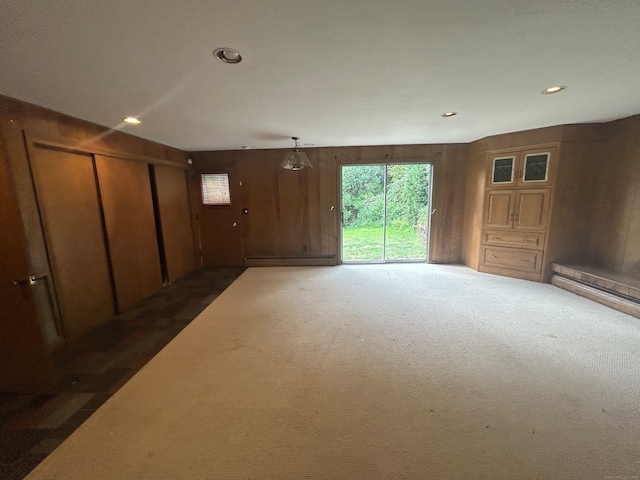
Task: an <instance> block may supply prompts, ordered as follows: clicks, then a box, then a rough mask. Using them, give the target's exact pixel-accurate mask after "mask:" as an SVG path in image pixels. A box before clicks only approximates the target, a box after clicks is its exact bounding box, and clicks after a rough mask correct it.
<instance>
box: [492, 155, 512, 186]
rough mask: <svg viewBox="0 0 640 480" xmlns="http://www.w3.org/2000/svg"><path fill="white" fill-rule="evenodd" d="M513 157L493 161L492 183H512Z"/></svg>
mask: <svg viewBox="0 0 640 480" xmlns="http://www.w3.org/2000/svg"><path fill="white" fill-rule="evenodd" d="M514 162H515V157H507V158H496V159H494V160H493V183H511V182H513V164H514Z"/></svg>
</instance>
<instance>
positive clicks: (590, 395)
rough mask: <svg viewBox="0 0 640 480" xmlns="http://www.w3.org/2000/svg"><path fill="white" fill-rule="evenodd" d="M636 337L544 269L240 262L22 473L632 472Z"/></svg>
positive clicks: (636, 439)
mask: <svg viewBox="0 0 640 480" xmlns="http://www.w3.org/2000/svg"><path fill="white" fill-rule="evenodd" d="M639 350H640V320H638V319H636V318H633V317H630V316H627V315H625V314H622V313H619V312H617V311H614V310H611V309H608V308H607V307H604V306H602V305H599V304H596V303H594V302H592V301H590V300H587V299H584V298H582V297H578V296H576V295H573V294H571V293H569V292H566V291H563V290H560V289H558V288H556V287H553V286H551V285H542V284H536V283H531V282H526V281H520V280H514V279H509V278H502V277H496V276H490V275H483V274H479V273H476V272H473V271H472V270H469V269H467V268H465V267H460V266H436V265H369V266H340V267H310V268H301V267H288V268H253V269H249V270H248V271H247V272H245V273H244V274H243V275H242V276H241V277H240V278H239V279H238V280H237V281H236V282H235V283H234V284H233V285H231V287H230V288H228V289H227V290H226V291H225V292H224V293H223V294H222V295H221V296H220V297H219V298H218V299H217V300H215V301H214V303H212V304H211V305H210V306H209V307H208V308H207V309H206V310H205V311H204V312H203V313H202V314H201V315H200V316H199V317H198V318H197V319H196V320H194V321H193V323H191V324H190V325H189V326H188V327H187V328H186V329H185V330H184V331H183V333H181V334H180V335H179V336H178V337H177V338H176V339H175V340H174V341H173V342H172V343H170V344H169V345H168V346H167V347H166V348H165V349H164V350H163V351H162V352H160V354H159V355H158V356H157V357H155V358H154V359H153V360H152V361H151V362H150V363H149V364H148V365H147V366H146V367H145V368H144V369H143V370H142V371H141V372H140V373H138V374H137V375H136V376H135V377H134V378H133V379H132V380H131V381H130V382H129V383H127V384H126V385H125V386H124V387H123V388H122V389H121V390H120V391H119V392H118V393H117V394H116V395H115V396H114V397H112V398H111V399H110V400H109V401H108V402H107V403H106V404H105V405H104V406H103V407H102V408H101V409H99V410H98V411H97V412H96V413H95V414H94V415H93V416H92V417H91V418H89V420H87V422H86V423H85V424H83V425H82V426H81V427H80V429H79V430H77V431H76V432H75V433H74V434H73V435H72V436H71V437H70V438H69V439H68V440H67V441H65V442H64V443H63V444H62V445H61V446H60V447H59V448H58V449H57V450H56V451H54V453H53V454H52V455H51V456H49V457H48V458H47V459H46V460H45V461H44V462H43V463H42V464H41V465H40V466H39V467H38V468H36V469H35V470H34V472H33V473H32V474H31V476H29V477H28V478H30V479H43V478H51V479H54V478H55V479H129V478H140V479H191V478H194V479H250V478H251V479H253V478H255V479H304V478H313V479H383V478H415V479H467V478H474V479H510V480H513V479H592V478H593V479H606V478H639V477H640V352H639Z"/></svg>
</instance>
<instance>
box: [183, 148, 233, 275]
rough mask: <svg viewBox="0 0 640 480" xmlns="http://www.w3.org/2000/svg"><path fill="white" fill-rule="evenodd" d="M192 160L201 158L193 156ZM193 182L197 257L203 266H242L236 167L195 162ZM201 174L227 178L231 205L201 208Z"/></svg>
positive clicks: (221, 163) (225, 161) (222, 163)
mask: <svg viewBox="0 0 640 480" xmlns="http://www.w3.org/2000/svg"><path fill="white" fill-rule="evenodd" d="M194 158H195V159H201V158H202V157H199V156H198V155H194ZM193 171H194V181H193V184H192V188H193V189H195V190H196V191H197V194H196V198H197V205H198V206H197V217H198V220H197V221H198V230H199V233H200V239H199V244H200V255H201V257H202V262H203V264H204V265H205V266H215V267H241V266H242V265H243V264H244V252H243V242H242V235H243V229H244V225H243V224H242V219H241V208H243V207H241V205H242V198H241V196H240V193H239V182H238V178H237V174H236V167H235V165H234V164H233V163H231V162H229V161H227V160H224V161H222V162H217V161H210V160H194V168H193ZM203 173H226V174H227V175H228V176H229V191H230V195H231V205H203V203H202V195H201V175H202V174H203Z"/></svg>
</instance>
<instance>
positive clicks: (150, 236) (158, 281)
mask: <svg viewBox="0 0 640 480" xmlns="http://www.w3.org/2000/svg"><path fill="white" fill-rule="evenodd" d="M95 159H96V169H97V172H98V182H99V185H100V196H101V198H102V207H103V210H104V222H105V226H106V229H107V239H108V242H109V254H110V256H111V267H112V270H113V279H114V283H115V288H116V299H117V305H118V311H119V312H122V311H124V310H126V309H128V308H130V307H132V306H133V305H135V304H136V303H138V302H140V301H141V300H144V299H145V298H147V297H149V296H150V295H152V294H154V293H155V292H157V291H158V290H160V288H162V273H161V268H160V255H159V253H158V239H157V236H156V223H155V217H154V212H153V200H152V197H151V183H150V180H149V167H148V165H147V164H146V163H142V162H135V161H129V160H119V159H116V158H109V157H102V156H96V157H95Z"/></svg>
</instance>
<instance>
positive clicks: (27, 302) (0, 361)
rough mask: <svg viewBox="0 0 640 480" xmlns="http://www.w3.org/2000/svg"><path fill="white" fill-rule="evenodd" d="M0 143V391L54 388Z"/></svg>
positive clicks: (39, 390) (24, 246)
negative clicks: (23, 282) (21, 282)
mask: <svg viewBox="0 0 640 480" xmlns="http://www.w3.org/2000/svg"><path fill="white" fill-rule="evenodd" d="M4 146H5V144H4V143H3V142H0V232H2V234H1V235H0V305H1V306H2V334H1V335H0V392H18V393H40V394H46V393H53V368H52V362H51V358H50V355H49V350H48V346H47V345H46V343H45V340H44V337H43V335H42V331H41V328H40V324H39V320H38V314H37V311H36V309H35V305H34V301H33V298H32V296H31V286H30V285H29V284H21V285H14V284H13V283H14V281H16V280H26V279H27V278H28V276H29V275H30V270H29V267H28V265H27V261H26V257H25V255H26V253H27V249H26V245H25V242H24V237H23V230H22V219H21V216H20V211H19V208H18V199H17V197H16V195H15V191H14V185H13V182H12V181H11V178H10V175H9V166H8V163H7V161H6V155H5V149H4Z"/></svg>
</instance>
